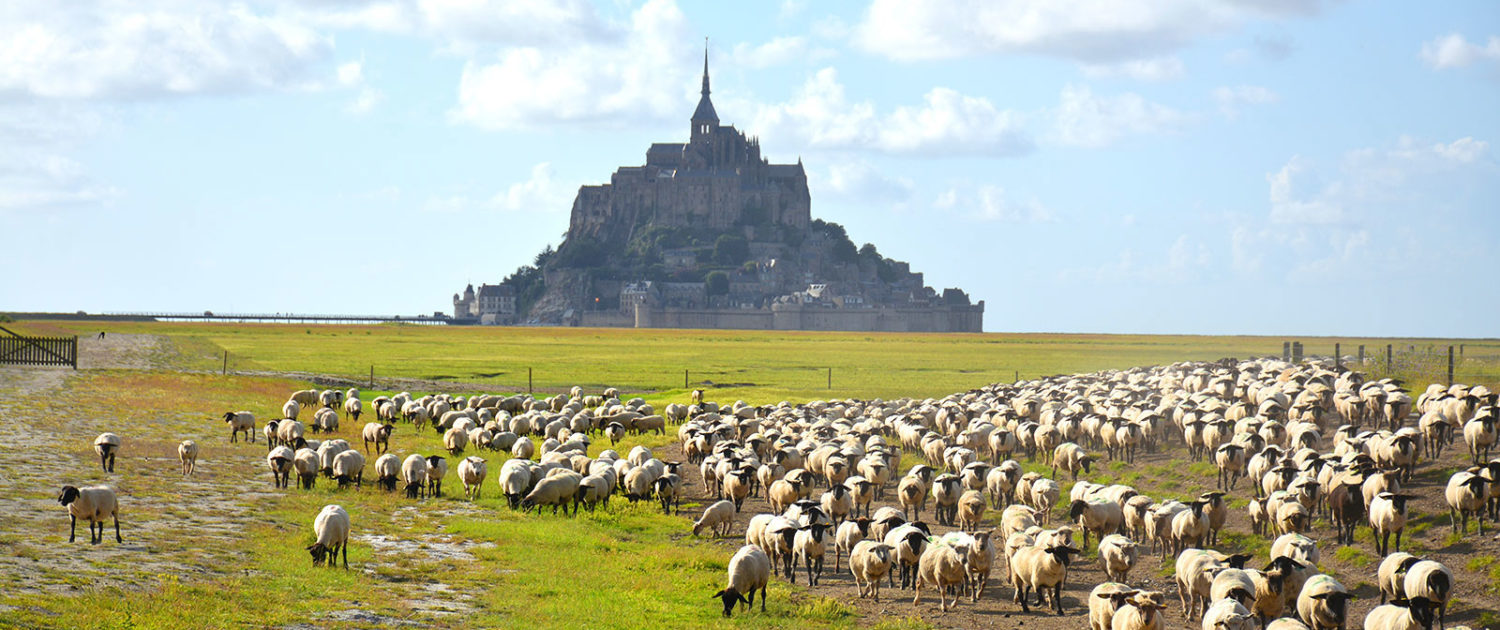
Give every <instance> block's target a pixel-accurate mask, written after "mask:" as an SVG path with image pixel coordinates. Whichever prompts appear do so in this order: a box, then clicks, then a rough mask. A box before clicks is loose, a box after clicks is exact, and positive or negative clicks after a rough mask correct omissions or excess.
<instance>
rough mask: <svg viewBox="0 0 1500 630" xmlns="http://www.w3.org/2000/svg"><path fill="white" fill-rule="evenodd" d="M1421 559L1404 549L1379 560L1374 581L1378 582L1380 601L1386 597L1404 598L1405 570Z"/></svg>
mask: <svg viewBox="0 0 1500 630" xmlns="http://www.w3.org/2000/svg"><path fill="white" fill-rule="evenodd" d="M1421 561H1422V559H1421V558H1418V557H1416V556H1414V555H1411V554H1409V553H1406V552H1404V551H1398V552H1396V553H1393V554H1391V555H1389V556H1386V557H1385V559H1384V560H1381V561H1380V568H1379V570H1378V572H1377V573H1376V576H1377V577H1376V581H1377V582H1379V584H1380V603H1382V604H1384V603H1385V602H1386V599H1387V598H1389V599H1406V572H1407V571H1410V570H1411V568H1412V566H1414V565H1416V564H1417V563H1418V562H1421Z"/></svg>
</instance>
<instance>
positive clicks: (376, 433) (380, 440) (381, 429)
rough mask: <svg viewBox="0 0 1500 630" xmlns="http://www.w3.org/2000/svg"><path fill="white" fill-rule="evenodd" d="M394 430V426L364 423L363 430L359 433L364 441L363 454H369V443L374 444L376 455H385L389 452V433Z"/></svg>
mask: <svg viewBox="0 0 1500 630" xmlns="http://www.w3.org/2000/svg"><path fill="white" fill-rule="evenodd" d="M395 430H396V425H393V424H389V423H387V424H381V423H379V422H367V423H365V428H364V430H362V431H360V435H361V437H363V438H364V440H365V452H366V453H368V452H370V443H371V442H373V443H375V452H376V453H386V452H389V451H390V450H391V432H393V431H395Z"/></svg>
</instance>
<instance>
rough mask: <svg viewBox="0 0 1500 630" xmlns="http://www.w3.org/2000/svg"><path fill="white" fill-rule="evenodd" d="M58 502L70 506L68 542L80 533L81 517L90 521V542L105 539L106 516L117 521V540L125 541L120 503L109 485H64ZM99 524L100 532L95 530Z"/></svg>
mask: <svg viewBox="0 0 1500 630" xmlns="http://www.w3.org/2000/svg"><path fill="white" fill-rule="evenodd" d="M57 502H58V503H59V504H61V505H63V506H66V507H67V508H68V542H73V541H74V540H75V539H76V536H77V533H78V519H79V518H80V517H82V518H84V519H86V520H88V522H89V543H90V544H94V545H97V544H99V543H101V542H103V541H104V518H105V517H109V518H112V519H114V521H115V542H117V543H123V542H125V539H124V538H121V537H120V503H119V501H118V500H117V499H116V498H115V490H114V488H111V487H109V486H87V487H84V488H77V487H75V486H63V487H62V494H59V495H58V496H57ZM95 523H97V524H98V525H99V530H98V533H97V534H96V533H95V531H94V524H95Z"/></svg>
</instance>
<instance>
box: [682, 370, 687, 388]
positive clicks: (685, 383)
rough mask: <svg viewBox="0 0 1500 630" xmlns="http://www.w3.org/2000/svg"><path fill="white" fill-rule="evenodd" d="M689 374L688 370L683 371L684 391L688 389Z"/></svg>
mask: <svg viewBox="0 0 1500 630" xmlns="http://www.w3.org/2000/svg"><path fill="white" fill-rule="evenodd" d="M687 373H688V371H687V370H683V371H682V388H683V389H687V388H688V376H687Z"/></svg>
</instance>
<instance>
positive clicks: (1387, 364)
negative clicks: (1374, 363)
mask: <svg viewBox="0 0 1500 630" xmlns="http://www.w3.org/2000/svg"><path fill="white" fill-rule="evenodd" d="M1391 365H1392V363H1391V344H1385V371H1387V372H1389V371H1391V369H1392V368H1391Z"/></svg>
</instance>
